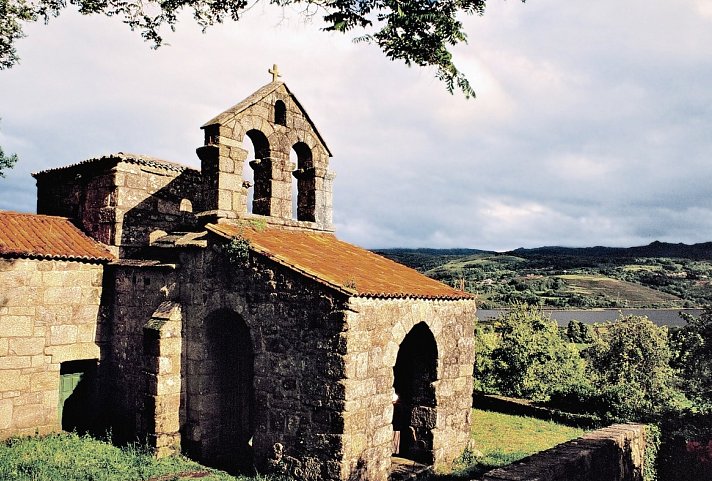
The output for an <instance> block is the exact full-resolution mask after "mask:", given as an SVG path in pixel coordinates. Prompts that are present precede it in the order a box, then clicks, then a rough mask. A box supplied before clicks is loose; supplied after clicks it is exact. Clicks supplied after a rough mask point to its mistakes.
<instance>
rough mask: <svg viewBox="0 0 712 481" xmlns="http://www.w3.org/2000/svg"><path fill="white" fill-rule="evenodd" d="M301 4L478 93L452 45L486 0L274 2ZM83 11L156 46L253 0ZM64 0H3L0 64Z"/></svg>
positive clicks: (143, 1)
mask: <svg viewBox="0 0 712 481" xmlns="http://www.w3.org/2000/svg"><path fill="white" fill-rule="evenodd" d="M269 2H270V3H273V4H276V5H280V6H287V5H297V6H301V7H303V13H304V14H305V15H314V14H317V13H320V14H322V16H323V19H324V21H325V22H326V24H327V26H326V27H325V30H327V31H339V32H347V31H349V30H354V29H359V30H362V31H364V32H365V33H364V34H363V35H361V36H359V37H357V38H356V39H355V40H356V41H358V42H367V43H373V44H376V45H378V47H380V48H381V50H382V51H383V53H384V54H385V55H386V56H387V57H388V58H389V59H391V60H402V61H404V62H405V63H406V64H407V65H412V64H415V65H418V66H433V67H435V68H436V69H437V73H436V77H437V78H438V79H440V80H442V81H443V82H445V86H446V88H447V89H448V91H450V92H452V91H453V90H454V89H455V87H457V88H458V89H460V90H461V91H462V92H463V93H464V94H465V96H468V97H469V96H470V95H473V96H474V91H473V89H472V87H471V86H470V83H469V82H468V80H467V78H466V77H465V76H464V75H463V74H462V72H460V71H459V70H458V69H457V67H456V66H455V65H454V64H453V62H452V54H451V53H450V51H449V47H450V46H452V45H456V44H458V43H463V42H466V41H467V36H466V34H465V32H464V31H463V26H462V23H461V22H460V21H459V20H458V16H460V15H461V14H468V15H472V14H477V15H482V14H483V13H484V10H485V3H486V0H269ZM70 3H71V4H73V5H76V6H77V7H78V8H79V12H80V13H82V14H85V15H88V14H102V15H108V16H116V17H119V18H121V20H122V21H123V22H124V23H126V24H127V25H128V26H129V27H131V29H132V30H138V31H139V32H140V33H141V36H142V37H143V38H144V39H146V40H148V41H149V42H151V43H153V45H154V46H155V47H159V46H160V45H161V44H162V43H163V37H162V34H161V30H162V29H163V28H165V27H166V26H167V27H169V28H170V29H171V30H174V29H175V26H176V23H177V22H178V16H179V14H180V13H181V12H182V11H183V10H190V11H192V13H193V19H194V20H195V22H196V23H197V24H198V25H199V26H200V27H202V28H203V31H205V29H206V28H207V27H209V26H211V25H214V24H215V23H222V22H223V21H224V20H225V19H232V20H233V21H237V20H238V19H239V18H240V16H241V15H242V14H243V13H244V12H245V11H246V10H247V9H248V8H249V7H250V3H249V2H248V0H220V1H212V0H160V1H159V0H70ZM66 6H67V2H65V1H64V0H34V1H26V0H0V69H2V68H9V67H11V66H13V65H14V64H15V63H17V61H18V57H17V52H16V50H15V41H16V40H17V39H19V38H21V37H23V36H24V33H23V31H22V27H23V24H24V23H28V22H36V21H38V20H42V21H44V22H47V21H48V20H49V19H50V18H52V17H56V16H58V15H59V13H60V12H61V11H62V9H64V8H65V7H66Z"/></svg>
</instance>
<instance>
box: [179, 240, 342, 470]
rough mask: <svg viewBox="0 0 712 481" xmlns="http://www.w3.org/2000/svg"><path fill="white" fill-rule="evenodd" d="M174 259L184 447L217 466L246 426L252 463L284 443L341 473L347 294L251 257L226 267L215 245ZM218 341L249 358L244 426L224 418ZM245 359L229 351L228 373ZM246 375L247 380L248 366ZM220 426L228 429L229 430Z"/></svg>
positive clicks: (297, 455) (309, 465)
mask: <svg viewBox="0 0 712 481" xmlns="http://www.w3.org/2000/svg"><path fill="white" fill-rule="evenodd" d="M181 264H182V266H183V270H182V274H183V275H184V276H185V277H183V278H182V280H181V292H180V298H181V305H182V309H183V318H184V336H185V338H184V340H183V343H184V346H186V348H185V352H186V354H185V359H184V372H185V383H186V386H185V390H186V409H187V419H186V424H185V426H184V430H183V445H184V447H185V448H186V450H187V451H188V452H189V453H190V454H191V455H193V456H194V457H196V458H198V459H201V460H203V461H205V462H208V463H211V464H215V465H218V466H220V465H223V466H224V465H225V463H227V462H229V459H225V456H226V453H224V452H222V449H223V448H224V447H225V444H226V443H230V442H231V439H240V438H241V437H242V436H244V435H245V431H251V433H250V434H251V436H252V443H251V444H252V448H251V449H252V451H253V455H254V463H255V465H256V466H257V467H258V468H263V467H264V466H265V463H266V461H267V458H268V457H269V456H270V454H271V453H272V447H273V445H274V444H275V443H281V444H282V445H284V447H285V454H286V455H287V456H290V457H291V458H293V459H295V460H297V462H298V463H299V464H300V466H302V469H306V470H311V472H317V473H319V474H320V475H321V476H323V478H324V479H338V478H339V476H340V462H341V458H342V454H341V453H342V436H341V433H342V432H343V415H342V412H343V408H344V387H343V384H342V380H343V377H344V363H343V358H342V355H343V354H344V353H345V349H346V340H345V333H344V332H343V330H344V328H345V322H344V319H345V314H344V312H343V305H344V301H345V299H343V298H342V299H340V298H339V297H338V296H336V295H335V294H334V293H333V292H332V291H330V290H328V289H326V288H325V287H323V286H322V285H321V284H319V283H317V282H315V281H311V280H309V279H306V278H305V277H303V276H301V275H299V274H296V273H294V272H293V271H292V270H290V269H288V268H285V267H283V266H280V265H279V264H276V263H273V262H271V261H269V260H268V259H266V258H263V257H261V256H258V255H254V256H253V257H252V259H251V261H250V263H249V265H248V264H245V265H244V266H231V265H230V264H229V263H228V262H227V261H226V260H225V258H224V257H223V256H222V255H221V254H220V252H219V248H217V247H214V248H209V249H206V250H205V251H202V252H196V251H192V252H186V253H184V254H183V256H182V257H181ZM216 328H217V329H218V331H217V334H215V330H216ZM221 336H222V337H224V338H225V339H221ZM245 341H247V343H245ZM225 344H227V346H232V349H233V351H234V352H239V351H242V352H246V353H247V354H248V355H249V356H252V357H253V362H254V364H253V365H254V370H253V372H252V376H253V386H254V392H253V393H252V396H253V398H252V405H251V406H249V405H245V406H243V408H242V409H245V410H251V419H252V422H253V424H251V425H245V426H233V427H232V428H226V426H227V425H229V424H231V423H230V422H227V423H226V422H225V421H224V417H225V415H224V413H222V411H221V410H222V409H223V408H221V404H222V403H223V401H222V399H221V396H223V395H224V394H221V389H225V388H224V385H225V383H224V382H221V375H223V374H224V371H222V368H221V364H222V363H221V360H222V355H221V352H222V351H224V349H225ZM249 351H251V352H249ZM249 362H250V360H249V358H240V357H239V356H238V358H237V359H233V360H232V363H231V364H232V366H233V368H232V369H233V371H232V372H231V373H230V375H231V376H233V377H236V376H241V373H240V371H241V370H243V369H245V368H244V366H243V367H240V364H242V363H246V364H249ZM221 372H222V373H223V374H221ZM245 376H246V377H245V379H246V381H245V383H246V384H249V373H247V374H245ZM221 386H222V387H221ZM248 394H249V393H248ZM236 424H239V423H236ZM226 429H234V435H232V436H231V435H230V432H229V431H226ZM223 438H226V439H224V440H223ZM233 448H234V449H236V450H238V451H239V450H243V449H245V446H242V445H241V446H233ZM247 454H249V453H247ZM226 467H228V468H230V467H231V466H229V465H228V466H226Z"/></svg>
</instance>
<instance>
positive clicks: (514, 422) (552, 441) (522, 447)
mask: <svg viewBox="0 0 712 481" xmlns="http://www.w3.org/2000/svg"><path fill="white" fill-rule="evenodd" d="M472 414H473V417H472V439H473V440H474V442H475V449H476V450H478V451H480V452H481V453H482V454H483V456H482V457H480V458H476V457H475V456H473V455H468V454H467V453H466V454H465V455H464V456H463V458H462V459H461V460H460V462H459V463H458V464H457V466H456V469H455V470H454V471H453V472H452V473H449V474H441V475H439V476H438V479H439V480H442V481H446V480H447V481H450V480H452V481H455V480H463V479H472V478H473V477H476V476H479V475H481V474H483V473H485V472H487V471H489V470H490V469H494V468H497V467H500V466H505V465H507V464H510V463H512V462H514V461H517V460H519V459H522V458H524V457H526V456H529V455H530V454H534V453H537V452H539V451H544V450H545V449H548V448H551V447H554V446H556V445H557V444H560V443H563V442H566V441H569V440H571V439H574V438H577V437H579V436H582V435H583V434H584V431H583V430H582V429H578V428H571V427H568V426H563V425H561V424H556V423H554V422H551V421H542V420H540V419H534V418H527V417H521V416H512V415H509V414H501V413H495V412H489V411H481V410H479V409H474V410H473V412H472Z"/></svg>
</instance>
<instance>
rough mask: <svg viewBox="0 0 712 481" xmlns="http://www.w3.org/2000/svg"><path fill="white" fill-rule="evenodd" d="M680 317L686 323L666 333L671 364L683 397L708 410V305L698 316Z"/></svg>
mask: <svg viewBox="0 0 712 481" xmlns="http://www.w3.org/2000/svg"><path fill="white" fill-rule="evenodd" d="M682 316H683V317H684V318H685V320H686V321H687V324H686V325H685V326H683V327H681V328H679V329H675V330H673V331H672V332H671V333H670V334H671V335H670V345H671V349H672V352H673V358H672V361H671V365H672V366H673V368H675V369H676V370H677V372H678V373H679V375H680V387H681V389H682V390H683V391H684V392H685V394H686V395H687V396H688V397H690V398H691V399H693V400H694V401H695V402H696V404H697V405H698V406H700V407H706V408H708V409H712V306H708V307H707V308H706V309H705V310H704V311H703V312H702V314H700V316H699V317H695V316H692V315H690V314H686V313H683V314H682Z"/></svg>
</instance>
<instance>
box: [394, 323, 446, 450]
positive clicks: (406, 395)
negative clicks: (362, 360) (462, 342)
mask: <svg viewBox="0 0 712 481" xmlns="http://www.w3.org/2000/svg"><path fill="white" fill-rule="evenodd" d="M437 372H438V347H437V344H436V343H435V337H434V336H433V333H432V332H431V331H430V328H429V327H428V326H427V324H425V323H424V322H421V323H419V324H416V325H415V326H414V327H413V329H411V331H410V332H409V333H408V334H407V335H406V336H405V339H403V342H402V343H401V345H400V349H399V350H398V357H397V358H396V365H395V366H394V367H393V389H394V390H395V394H396V396H397V400H396V399H395V398H394V409H393V430H394V431H395V432H396V435H395V436H394V445H393V448H394V455H396V456H399V457H401V458H406V459H411V460H413V461H417V462H420V463H424V464H433V462H434V460H435V458H434V452H433V433H432V430H433V429H434V428H435V421H436V418H437V416H436V415H437V412H436V406H437V402H436V399H435V386H434V385H433V382H434V381H436V380H437ZM398 438H399V439H398Z"/></svg>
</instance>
